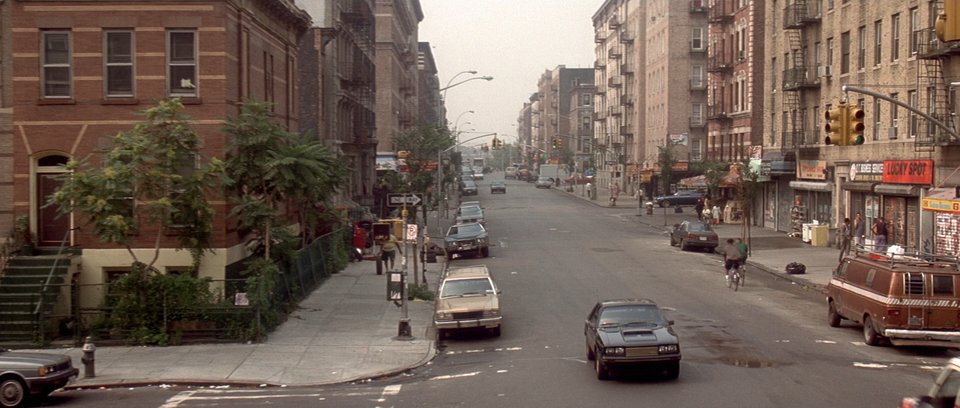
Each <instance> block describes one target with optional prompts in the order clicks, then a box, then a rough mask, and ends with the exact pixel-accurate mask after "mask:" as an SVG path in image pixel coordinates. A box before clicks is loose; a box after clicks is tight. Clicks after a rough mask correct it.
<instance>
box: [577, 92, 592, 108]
mask: <svg viewBox="0 0 960 408" xmlns="http://www.w3.org/2000/svg"><path fill="white" fill-rule="evenodd" d="M592 96H593V95H590V94H580V105H583V106H590V104H592V103H593V98H592Z"/></svg>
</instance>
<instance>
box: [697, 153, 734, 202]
mask: <svg viewBox="0 0 960 408" xmlns="http://www.w3.org/2000/svg"><path fill="white" fill-rule="evenodd" d="M729 167H730V164H729V163H727V162H722V161H719V160H704V161H701V162H699V163H696V164H695V166H694V168H693V169H691V170H693V171H694V172H695V173H700V174H703V178H704V180H705V181H706V184H707V195H709V196H710V197H712V198H717V197H719V195H720V183H721V182H723V177H724V176H725V175H726V174H727V169H728V168H729Z"/></svg>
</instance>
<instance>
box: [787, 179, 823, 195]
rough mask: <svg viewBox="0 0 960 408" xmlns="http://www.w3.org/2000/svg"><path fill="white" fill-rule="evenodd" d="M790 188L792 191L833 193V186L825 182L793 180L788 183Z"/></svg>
mask: <svg viewBox="0 0 960 408" xmlns="http://www.w3.org/2000/svg"><path fill="white" fill-rule="evenodd" d="M790 188H792V189H794V190H805V191H823V192H827V193H829V192H832V191H833V184H831V183H827V182H825V181H800V180H794V181H791V182H790Z"/></svg>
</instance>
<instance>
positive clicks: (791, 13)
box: [780, 0, 832, 148]
mask: <svg viewBox="0 0 960 408" xmlns="http://www.w3.org/2000/svg"><path fill="white" fill-rule="evenodd" d="M819 3H820V2H819V1H807V0H793V1H792V2H790V3H787V5H786V7H785V9H784V14H783V28H784V35H785V37H786V38H785V40H786V42H787V47H788V51H789V54H790V58H789V60H788V61H784V71H783V84H782V88H783V111H784V112H786V117H785V118H784V123H783V136H782V138H781V140H780V145H781V146H782V147H783V148H788V147H792V148H799V147H801V146H803V145H810V144H816V143H817V140H816V134H817V133H816V132H810V134H809V135H808V130H807V129H806V126H805V125H806V108H804V106H805V105H804V103H803V102H804V100H805V99H806V98H804V95H805V92H807V91H815V90H819V88H820V77H829V76H830V75H831V72H830V70H831V69H832V67H831V66H830V65H824V66H822V67H812V66H809V65H808V61H806V55H805V54H806V53H805V52H804V39H803V37H804V30H805V29H808V28H810V27H812V26H814V25H816V24H819V22H820V10H819ZM811 136H812V137H811Z"/></svg>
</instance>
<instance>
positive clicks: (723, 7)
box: [704, 0, 735, 160]
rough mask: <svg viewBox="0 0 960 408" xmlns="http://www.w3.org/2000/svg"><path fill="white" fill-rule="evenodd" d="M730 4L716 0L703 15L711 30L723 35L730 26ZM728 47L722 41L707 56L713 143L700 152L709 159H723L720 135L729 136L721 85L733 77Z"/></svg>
mask: <svg viewBox="0 0 960 408" xmlns="http://www.w3.org/2000/svg"><path fill="white" fill-rule="evenodd" d="M734 12H735V8H734V4H733V2H732V1H730V0H717V1H716V3H714V4H713V6H712V7H710V11H709V14H708V16H707V22H708V23H709V24H710V25H711V26H714V27H717V28H720V29H721V30H720V31H721V32H724V33H725V32H727V28H729V26H730V25H731V24H733V17H734ZM730 51H731V50H730V49H729V45H727V44H725V43H724V42H723V41H721V42H720V43H717V44H714V46H711V47H710V50H709V53H708V54H707V74H708V75H709V76H710V83H711V86H712V87H713V90H712V91H711V92H710V101H709V103H708V105H707V124H708V127H709V129H710V130H709V131H708V134H712V135H713V136H712V138H713V143H710V144H709V145H708V146H706V148H705V149H704V150H705V151H706V152H707V157H709V158H712V159H720V160H722V159H723V155H722V151H723V146H722V144H723V142H722V141H723V135H727V134H730V129H731V126H732V125H733V117H731V116H730V112H729V109H730V106H728V105H727V103H726V96H725V92H724V89H725V88H726V87H725V86H724V85H725V84H726V83H727V82H728V81H729V80H730V79H731V76H732V75H733V64H734V61H733V53H732V52H730Z"/></svg>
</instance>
